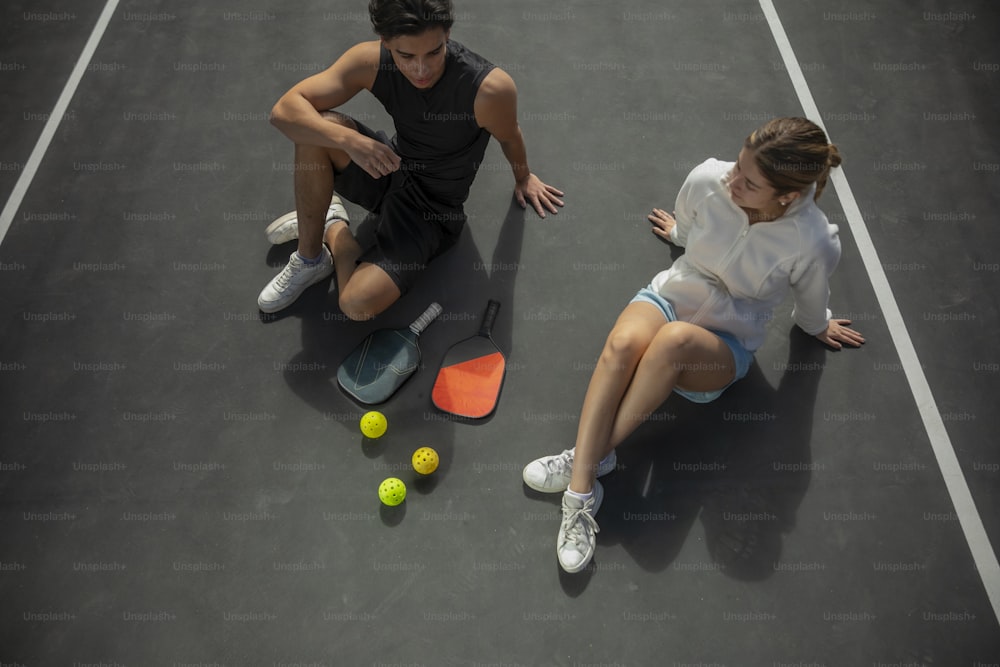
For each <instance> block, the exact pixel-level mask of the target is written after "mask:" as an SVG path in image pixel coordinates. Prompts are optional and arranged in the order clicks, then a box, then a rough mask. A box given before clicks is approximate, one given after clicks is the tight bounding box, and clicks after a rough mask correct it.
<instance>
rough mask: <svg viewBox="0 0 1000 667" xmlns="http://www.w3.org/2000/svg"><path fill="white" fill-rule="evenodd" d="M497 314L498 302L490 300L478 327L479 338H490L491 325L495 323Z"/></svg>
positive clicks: (498, 310)
mask: <svg viewBox="0 0 1000 667" xmlns="http://www.w3.org/2000/svg"><path fill="white" fill-rule="evenodd" d="M498 312H500V302H499V301H497V300H495V299H490V302H489V303H488V304H486V312H485V313H484V314H483V324H482V325H481V326H480V327H479V335H480V336H484V337H486V338H489V337H490V332H491V331H493V323H494V322H496V319H497V313H498Z"/></svg>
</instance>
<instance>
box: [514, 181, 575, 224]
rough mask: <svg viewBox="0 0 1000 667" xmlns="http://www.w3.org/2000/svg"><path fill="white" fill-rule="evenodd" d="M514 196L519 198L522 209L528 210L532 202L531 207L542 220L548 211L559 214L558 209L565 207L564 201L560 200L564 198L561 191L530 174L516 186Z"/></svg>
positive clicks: (518, 201)
mask: <svg viewBox="0 0 1000 667" xmlns="http://www.w3.org/2000/svg"><path fill="white" fill-rule="evenodd" d="M514 196H515V197H517V203H518V204H520V205H521V208H527V206H528V202H531V207H532V208H534V209H535V212H536V213H538V217H540V218H544V217H545V211H546V210H548V211H550V212H552V213H559V209H558V208H556V207H557V206H562V205H563V202H562V199H559V198H560V197H562V196H563V193H562V192H561V191H560V190H557V189H556V188H554V187H552V186H551V185H546V184H545V183H542V182H541V180H539V178H538V177H537V176H535V175H534V174H530V173H529V174H528V178H526V179H524V181H523V182H521V183H515V184H514Z"/></svg>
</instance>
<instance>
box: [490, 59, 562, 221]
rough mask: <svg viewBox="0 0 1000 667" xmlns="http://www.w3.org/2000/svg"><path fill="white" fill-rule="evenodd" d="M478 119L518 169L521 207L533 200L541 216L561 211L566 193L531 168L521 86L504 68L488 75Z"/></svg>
mask: <svg viewBox="0 0 1000 667" xmlns="http://www.w3.org/2000/svg"><path fill="white" fill-rule="evenodd" d="M475 114H476V122H477V123H479V126H480V127H482V128H483V129H485V130H486V131H487V132H489V133H490V134H492V135H493V137H494V138H495V139H496V140H497V141H498V142H499V143H500V148H501V149H502V150H503V154H504V157H506V158H507V161H508V162H509V163H510V166H511V169H512V170H513V172H514V196H515V197H517V202H518V203H519V204H520V205H521V207H522V208H523V207H526V206H527V204H528V202H531V205H532V207H533V208H534V209H535V211H536V212H537V213H538V215H539V216H541V217H543V218H544V217H545V210H546V209H547V210H549V211H551V212H552V213H558V212H559V209H558V208H556V207H557V206H562V205H563V202H562V200H561V199H559V197H562V196H563V193H562V192H560V191H559V190H557V189H556V188H554V187H552V186H550V185H546V184H545V183H542V181H541V180H539V178H538V177H537V176H535V175H534V174H532V173H531V170H530V169H528V153H527V149H526V148H525V146H524V138H523V137H522V136H521V128H520V126H519V125H518V124H517V88H516V87H515V86H514V80H513V79H511V78H510V75H508V74H507V73H506V72H504V71H503V70H502V69H499V68H497V69H494V70H493V71H492V72H490V73H489V74H487V75H486V78H485V79H483V82H482V84H480V86H479V92H478V93H476V102H475Z"/></svg>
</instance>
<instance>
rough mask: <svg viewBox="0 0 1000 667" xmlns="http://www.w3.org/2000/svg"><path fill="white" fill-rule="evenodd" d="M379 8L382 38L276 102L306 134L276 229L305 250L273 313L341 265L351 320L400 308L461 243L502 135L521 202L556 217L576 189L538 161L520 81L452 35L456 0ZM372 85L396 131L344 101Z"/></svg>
mask: <svg viewBox="0 0 1000 667" xmlns="http://www.w3.org/2000/svg"><path fill="white" fill-rule="evenodd" d="M368 9H369V14H370V16H371V21H372V25H373V27H374V29H375V33H376V34H377V35H378V36H379V39H378V40H375V41H371V42H363V43H361V44H357V45H356V46H354V47H352V48H351V49H349V50H348V51H347V52H346V53H344V55H343V56H341V57H340V59H338V60H337V62H335V63H334V64H333V65H332V66H331V67H330V68H329V69H327V70H326V71H324V72H321V73H319V74H317V75H315V76H312V77H309V78H308V79H305V80H304V81H302V82H300V83H298V84H296V85H295V86H294V87H293V88H292V89H291V90H289V91H288V92H287V93H285V95H284V96H282V97H281V99H280V100H278V102H277V104H276V105H275V106H274V109H273V110H272V112H271V122H272V123H273V124H274V125H275V126H276V127H277V128H278V129H279V130H281V132H283V133H284V134H285V135H286V136H287V137H288V138H289V139H291V140H292V141H293V142H294V143H295V212H294V213H290V214H288V215H286V216H282V217H281V218H278V219H277V220H275V221H274V222H273V223H272V224H271V225H270V226H269V227H268V230H267V232H268V238H269V239H271V241H272V242H273V243H283V242H285V241H288V240H290V239H293V238H296V237H297V238H298V249H297V251H296V252H295V253H293V254H292V256H291V258H290V259H289V262H288V265H287V266H286V267H285V269H284V270H283V271H282V272H281V273H280V274H279V275H278V276H276V277H275V278H274V279H273V280H272V281H271V282H270V283H269V284H268V285H267V287H265V288H264V290H263V291H262V292H261V294H260V297H259V298H258V301H257V303H258V306H259V307H260V309H261V310H262V311H264V312H266V313H273V312H277V311H279V310H281V309H283V308H285V307H286V306H288V305H289V304H291V303H292V302H293V301H295V299H297V298H298V297H299V295H300V294H301V293H302V292H303V290H305V289H306V288H307V287H309V286H310V285H313V284H315V283H317V282H319V281H321V280H323V279H325V278H327V277H328V276H329V275H330V274H331V273H334V272H336V280H337V288H338V291H339V302H340V308H341V310H342V311H343V312H344V314H345V315H346V316H347V317H349V318H351V319H352V320H367V319H370V318H372V317H374V316H375V315H377V314H378V313H381V312H382V311H384V310H385V309H386V308H388V307H389V306H390V305H392V304H393V303H394V302H395V301H396V300H397V299H399V297H400V296H402V295H403V294H404V293H406V291H407V290H408V289H409V287H410V286H411V285H412V284H413V281H414V280H415V279H416V277H417V276H418V274H419V273H420V272H421V271H422V270H423V269H424V268H425V266H426V265H427V263H428V262H429V261H430V260H431V259H433V258H434V257H436V256H437V255H439V254H441V253H442V252H443V251H445V250H446V249H448V248H449V247H451V246H452V245H453V244H454V243H455V242H456V241H457V240H458V237H459V234H460V233H461V230H462V227H463V226H464V224H465V221H466V217H465V212H464V210H463V203H464V202H465V200H466V199H467V198H468V194H469V188H470V186H471V185H472V181H473V179H474V178H475V175H476V170H477V168H478V166H479V164H480V163H481V162H482V158H483V154H484V153H485V150H486V145H487V144H488V143H489V137H490V136H493V137H494V138H496V140H497V141H498V142H499V143H500V146H501V148H502V150H503V153H504V156H505V157H506V158H507V161H508V162H509V163H510V165H511V168H512V169H513V173H514V182H515V185H514V194H515V197H516V198H517V201H518V202H519V203H520V204H521V206H522V207H525V206H526V205H527V204H528V203H530V204H531V206H532V207H533V208H534V209H535V211H536V212H537V213H538V215H539V216H541V217H545V211H546V210H547V211H550V212H552V213H557V212H558V209H557V208H556V207H557V206H562V205H563V202H562V201H561V200H560V199H559V198H560V197H561V196H562V195H563V193H562V192H560V191H559V190H557V189H556V188H554V187H551V186H548V185H546V184H545V183H543V182H542V181H541V180H539V179H538V178H537V177H536V176H535V175H534V174H532V173H531V171H530V170H529V169H528V164H527V155H526V151H525V147H524V140H523V139H522V137H521V130H520V128H519V126H518V123H517V89H516V88H515V86H514V81H513V80H512V79H511V78H510V76H509V75H508V74H507V73H506V72H504V71H503V70H501V69H499V68H497V67H494V66H493V65H492V64H490V63H489V62H487V61H486V60H484V59H483V58H482V57H480V56H478V55H477V54H475V53H473V52H471V51H469V50H468V49H466V48H465V47H464V46H462V45H461V44H459V43H458V42H453V41H450V40H449V33H450V30H451V25H452V13H453V12H452V4H451V0H371V2H370V4H369V8H368ZM362 90H367V91H369V92H371V93H372V94H373V95H375V97H376V98H377V99H378V100H379V101H380V102H381V103H382V105H383V106H384V107H385V109H386V111H388V112H389V115H390V116H391V117H392V119H393V123H394V124H395V127H396V132H397V135H396V136H395V137H393V138H392V139H389V138H388V137H387V136H386V135H385V133H382V132H374V131H372V130H371V129H369V128H367V127H365V126H364V125H363V124H361V123H359V122H357V121H355V120H353V119H351V118H349V117H347V116H344V115H342V114H340V113H337V112H335V111H332V110H333V109H335V108H336V107H339V106H341V105H343V104H344V103H346V102H347V101H348V100H350V99H351V98H353V97H354V96H355V95H357V94H358V93H360V92H361V91H362ZM334 191H336V192H337V193H339V194H340V195H343V196H344V197H345V198H346V199H348V200H350V201H352V202H355V203H356V204H358V205H360V206H362V207H364V208H366V209H368V210H369V211H372V212H374V213H376V214H377V215H378V226H377V230H376V234H375V236H376V240H375V243H374V245H372V246H371V247H367V248H362V247H361V246H360V245H359V244H358V242H357V240H356V239H355V238H354V235H353V234H352V233H351V230H350V228H349V227H348V219H347V214H346V212H345V211H344V208H343V206H342V205H341V202H340V199H339V198H338V197H335V196H334Z"/></svg>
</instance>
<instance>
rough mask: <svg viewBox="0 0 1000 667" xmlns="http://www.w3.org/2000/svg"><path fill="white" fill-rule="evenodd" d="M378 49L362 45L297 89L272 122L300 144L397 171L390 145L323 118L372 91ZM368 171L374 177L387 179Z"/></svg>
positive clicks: (370, 44)
mask: <svg viewBox="0 0 1000 667" xmlns="http://www.w3.org/2000/svg"><path fill="white" fill-rule="evenodd" d="M379 49H380V45H379V42H377V41H374V42H364V43H361V44H358V45H356V46H354V47H352V48H350V49H348V50H347V52H346V53H344V55H342V56H341V57H340V58H339V59H338V60H337V62H335V63H334V64H333V65H331V66H330V67H329V68H328V69H326V70H324V71H323V72H320V73H319V74H315V75H313V76H311V77H309V78H308V79H304V80H303V81H300V82H299V83H297V84H295V85H294V86H292V88H291V89H290V90H289V91H288V92H287V93H285V94H284V95H282V96H281V99H279V100H278V102H277V103H276V104H275V105H274V108H273V109H271V124H272V125H274V126H275V127H276V128H278V129H279V130H280V131H281V132H282V134H284V135H285V136H286V137H288V138H289V139H291V140H292V141H293V142H295V143H296V144H304V145H309V146H324V147H326V148H335V149H338V150H342V151H344V152H346V153H347V154H348V155H350V157H351V159H352V160H353V161H354V162H355V163H357V164H358V165H360V166H362V168H364V169H365V170H366V171H369V167H370V166H371V165H373V164H384V165H386V166H389V167H391V169H390V170H391V171H395V169H397V168H398V167H399V162H400V160H399V156H398V155H396V154H395V153H393V151H392V150H391V149H390V148H389V147H388V146H386V145H385V144H382V143H381V142H378V141H375V140H373V139H370V138H368V137H365V136H364V135H362V134H361V133H359V132H357V131H356V130H353V129H351V128H349V127H345V126H344V125H341V124H340V123H331V122H330V121H328V120H327V119H325V118H324V117H323V116H322V115H321V112H323V111H326V110H328V109H335V108H337V107H339V106H341V105H343V104H346V103H347V101H348V100H350V99H351V98H353V97H354V96H355V95H357V94H358V93H360V92H361V91H362V90H371V87H372V85H374V83H375V77H376V75H377V74H378V65H379ZM369 173H371V175H372V176H374V177H375V178H378V177H379V176H380V175H382V174H379V173H378V172H377V171H375V172H373V171H369Z"/></svg>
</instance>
